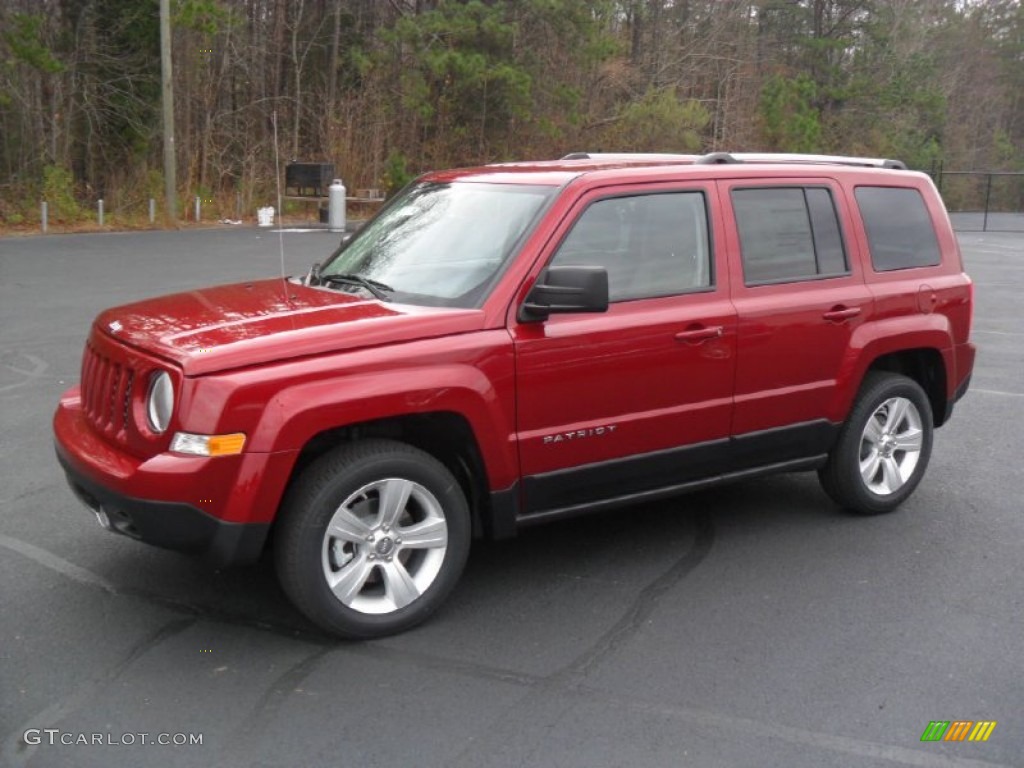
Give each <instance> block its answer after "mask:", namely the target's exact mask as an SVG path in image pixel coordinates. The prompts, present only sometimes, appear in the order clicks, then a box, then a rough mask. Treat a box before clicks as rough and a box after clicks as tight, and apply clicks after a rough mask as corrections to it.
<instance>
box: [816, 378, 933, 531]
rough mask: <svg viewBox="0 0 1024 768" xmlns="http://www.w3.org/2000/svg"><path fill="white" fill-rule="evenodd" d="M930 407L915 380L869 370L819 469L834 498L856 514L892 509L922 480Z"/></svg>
mask: <svg viewBox="0 0 1024 768" xmlns="http://www.w3.org/2000/svg"><path fill="white" fill-rule="evenodd" d="M932 431H933V423H932V408H931V403H929V401H928V397H927V396H926V395H925V393H924V390H922V389H921V387H920V385H918V383H917V382H916V381H914V380H913V379H910V378H908V377H906V376H902V375H900V374H895V373H885V372H872V373H870V374H868V377H867V378H866V379H865V381H864V385H863V386H862V387H861V391H860V394H859V395H858V397H857V401H856V402H855V403H854V406H853V410H852V411H851V412H850V416H849V418H848V419H847V420H846V423H845V424H844V425H843V427H842V429H841V430H840V433H839V439H838V440H837V441H836V445H835V447H834V448H833V449H832V453H831V454H829V459H828V463H827V464H826V465H825V466H824V467H823V468H822V469H821V470H819V472H818V477H819V479H820V480H821V485H822V487H823V488H824V489H825V491H826V493H828V495H829V496H831V497H832V499H833V500H834V501H835V502H836V503H838V504H840V505H841V506H843V507H845V508H846V509H848V510H850V511H851V512H855V513H857V514H862V515H878V514H882V513H884V512H891V511H892V510H894V509H896V507H898V506H899V505H900V504H902V503H903V501H905V500H906V498H907V497H908V496H910V494H911V493H913V492H914V489H915V488H916V487H917V484H918V483H919V482H921V478H922V477H923V476H924V472H925V469H926V468H927V466H928V459H929V458H930V457H931V452H932Z"/></svg>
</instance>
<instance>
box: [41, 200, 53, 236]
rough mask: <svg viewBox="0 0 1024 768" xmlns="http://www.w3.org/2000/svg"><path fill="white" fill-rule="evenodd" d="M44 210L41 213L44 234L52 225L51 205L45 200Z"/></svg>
mask: <svg viewBox="0 0 1024 768" xmlns="http://www.w3.org/2000/svg"><path fill="white" fill-rule="evenodd" d="M42 208H43V210H42V211H41V213H40V217H39V218H40V222H41V223H42V225H43V234H44V235H45V234H46V230H47V229H49V227H50V205H49V203H47V202H46V201H45V200H43V206H42Z"/></svg>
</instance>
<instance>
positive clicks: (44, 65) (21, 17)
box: [2, 13, 64, 74]
mask: <svg viewBox="0 0 1024 768" xmlns="http://www.w3.org/2000/svg"><path fill="white" fill-rule="evenodd" d="M44 21H45V19H44V17H43V16H42V15H33V14H27V13H15V14H14V15H13V16H12V18H11V22H10V24H11V26H10V28H9V29H6V30H4V32H3V34H2V37H3V40H4V42H5V43H7V46H8V48H10V51H11V54H12V55H13V57H14V59H15V60H16V61H20V62H21V63H23V64H27V65H28V66H30V67H32V68H34V69H37V70H39V71H40V72H45V73H48V74H54V73H56V72H61V71H63V69H64V65H63V64H62V63H61V62H60V61H59V60H58V59H57V57H56V56H54V54H53V51H51V50H50V49H49V48H48V47H47V46H46V45H45V44H44V43H43V38H42V28H43V23H44Z"/></svg>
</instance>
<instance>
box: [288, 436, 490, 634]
mask: <svg viewBox="0 0 1024 768" xmlns="http://www.w3.org/2000/svg"><path fill="white" fill-rule="evenodd" d="M384 478H403V479H408V480H412V481H413V482H416V483H418V484H420V485H422V486H423V487H424V488H426V489H427V490H429V491H430V492H431V493H432V494H433V495H434V496H435V497H436V498H437V500H438V502H439V503H440V504H441V508H442V509H443V511H444V515H445V521H446V523H447V526H448V547H447V551H446V552H445V558H444V561H443V563H442V565H441V569H440V571H439V573H438V574H437V577H436V578H435V579H434V582H433V583H432V584H431V585H430V586H429V587H428V588H427V589H426V590H425V591H424V592H423V594H422V595H421V596H420V597H419V598H417V599H416V600H415V601H413V602H412V603H411V604H409V605H407V606H405V607H404V608H400V609H398V610H397V611H393V612H391V613H388V614H382V615H375V614H366V613H361V612H359V611H356V610H353V609H351V608H349V607H348V606H346V605H344V604H343V603H341V602H340V601H339V600H338V599H337V598H336V597H335V596H334V594H333V593H332V592H331V590H330V587H328V585H327V582H326V580H325V579H324V575H323V569H322V565H321V553H322V547H323V537H324V533H325V530H326V527H327V524H328V523H329V522H330V520H331V518H332V517H333V515H334V513H335V511H336V510H337V508H338V507H339V506H340V505H341V503H342V502H344V501H345V499H347V498H348V497H349V496H351V495H352V494H353V493H354V492H355V491H357V490H359V489H360V488H362V487H364V486H366V485H368V484H370V483H372V482H374V481H376V480H381V479H384ZM281 528H282V530H281V534H280V538H279V540H278V542H277V546H276V550H275V563H276V565H277V571H278V577H279V580H280V581H281V586H282V587H283V588H284V590H285V592H286V593H287V594H288V596H289V597H290V598H291V599H292V602H293V603H294V604H295V605H296V607H298V608H299V610H301V611H302V612H303V613H304V614H305V615H306V616H307V617H308V618H310V619H311V620H312V621H313V622H314V623H316V624H317V625H318V626H320V627H321V628H323V629H325V630H327V631H328V632H331V633H332V634H335V635H338V636H340V637H345V638H350V639H367V638H372V637H379V636H382V635H389V634H394V633H397V632H402V631H404V630H406V629H409V628H411V627H413V626H415V625H416V624H419V623H420V622H422V621H423V620H424V619H426V618H427V617H428V616H430V615H431V614H432V613H434V612H435V611H436V610H437V608H438V607H439V606H440V605H441V603H442V602H444V600H445V598H446V597H447V596H448V594H449V593H450V592H451V591H452V589H453V588H454V587H455V584H456V583H457V582H458V579H459V577H460V575H461V574H462V570H463V568H464V566H465V563H466V559H467V557H468V554H469V545H470V533H471V531H470V515H469V509H468V507H467V504H466V499H465V495H464V494H463V492H462V489H461V487H460V486H459V483H458V481H457V480H456V479H455V478H454V476H453V475H452V474H451V472H449V471H448V469H447V468H446V467H445V466H444V465H443V464H441V463H440V462H439V461H437V460H436V459H434V458H433V457H432V456H430V455H429V454H427V453H424V452H423V451H420V450H418V449H416V448H413V447H412V446H408V445H406V444H404V443H398V442H395V441H387V440H372V441H366V442H365V443H356V444H353V445H351V446H346V447H344V448H341V449H337V450H335V451H332V452H331V453H329V454H327V455H325V456H323V457H321V459H319V460H318V461H316V462H314V463H313V464H312V465H311V466H310V467H309V468H308V469H307V471H306V472H304V473H303V475H302V477H301V478H300V479H299V480H298V481H297V482H296V484H295V486H294V487H293V488H292V489H291V491H290V492H289V494H288V496H287V497H286V500H285V503H284V505H283V510H282V519H281Z"/></svg>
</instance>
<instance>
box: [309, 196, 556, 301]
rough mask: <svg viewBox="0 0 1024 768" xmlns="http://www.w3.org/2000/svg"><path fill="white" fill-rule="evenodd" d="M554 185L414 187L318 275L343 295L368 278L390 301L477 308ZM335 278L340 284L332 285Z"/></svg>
mask: <svg viewBox="0 0 1024 768" xmlns="http://www.w3.org/2000/svg"><path fill="white" fill-rule="evenodd" d="M554 191H555V189H554V188H553V187H540V186H525V185H521V184H482V183H476V182H454V183H444V184H440V183H424V184H416V185H414V186H412V187H410V188H409V189H407V190H406V191H405V192H403V193H402V195H401V196H400V197H399V198H396V199H395V200H394V201H393V202H392V203H391V204H390V205H388V207H387V208H385V209H384V210H383V211H381V213H380V215H379V216H377V217H376V218H375V219H373V220H372V221H371V222H370V223H369V224H367V225H366V226H365V227H364V228H363V229H361V230H359V232H357V233H356V235H355V236H354V237H353V238H352V239H351V240H350V241H349V242H348V244H347V245H346V246H345V247H344V248H343V249H342V251H341V252H340V253H339V254H338V255H337V257H336V258H334V259H333V260H332V261H330V262H328V263H327V264H326V265H325V266H324V267H323V269H321V270H320V277H321V279H322V280H323V281H324V282H326V283H327V284H329V285H331V286H332V287H334V288H336V289H340V290H358V289H359V288H360V283H361V282H362V281H368V282H370V283H372V284H373V285H375V286H379V287H380V290H383V289H385V288H386V289H387V297H388V298H389V299H391V300H393V301H401V302H406V303H409V304H426V305H433V306H450V307H475V306H478V305H479V304H480V303H481V302H482V301H483V299H484V297H485V296H486V295H487V292H488V290H489V288H490V286H491V284H492V282H493V280H494V278H495V276H496V275H497V274H498V273H499V271H500V270H501V268H502V267H503V266H504V264H505V262H506V261H507V259H508V258H509V256H510V255H511V253H512V251H513V250H514V249H515V247H516V245H517V244H518V243H519V242H520V240H521V239H522V238H523V236H524V235H525V234H526V233H527V232H528V231H529V229H530V227H531V224H532V223H533V221H534V219H535V218H536V217H537V214H538V213H539V211H540V210H541V208H542V207H543V205H544V203H545V201H547V200H548V199H549V198H550V197H551V195H552V194H553V193H554ZM332 276H337V277H339V278H343V279H338V280H330V278H331V277H332Z"/></svg>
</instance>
